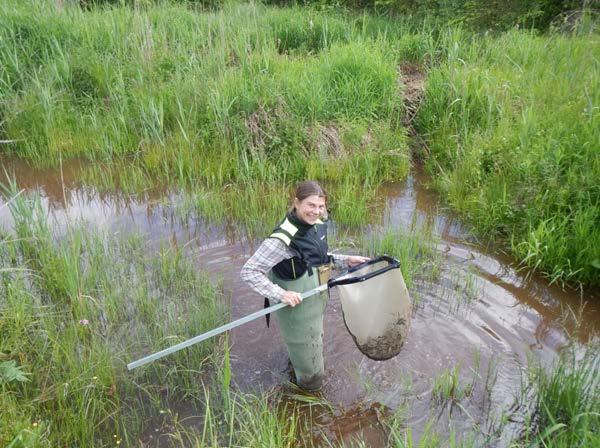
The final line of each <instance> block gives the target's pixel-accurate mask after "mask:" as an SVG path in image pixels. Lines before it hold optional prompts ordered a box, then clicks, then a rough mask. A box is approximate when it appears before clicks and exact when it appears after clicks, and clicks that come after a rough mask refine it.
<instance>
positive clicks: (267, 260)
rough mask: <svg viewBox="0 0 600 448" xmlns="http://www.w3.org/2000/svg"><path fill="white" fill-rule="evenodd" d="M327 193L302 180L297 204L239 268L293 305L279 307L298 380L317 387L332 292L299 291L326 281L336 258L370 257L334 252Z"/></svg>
mask: <svg viewBox="0 0 600 448" xmlns="http://www.w3.org/2000/svg"><path fill="white" fill-rule="evenodd" d="M326 206H327V194H326V193H325V191H324V190H323V188H322V187H321V186H320V185H319V184H318V183H317V182H314V181H304V182H300V183H299V184H298V185H297V187H296V193H295V197H294V204H293V207H292V208H291V209H290V211H289V212H288V213H287V215H286V217H285V218H284V219H283V221H282V222H281V223H280V224H279V225H278V226H277V227H276V228H275V230H274V231H273V232H272V233H271V235H270V236H269V237H268V238H266V239H265V240H264V241H263V243H262V244H261V245H260V247H259V248H258V249H257V251H256V252H255V253H254V255H252V257H251V258H250V259H249V260H248V261H247V262H246V264H245V265H244V267H243V268H242V271H241V273H240V275H241V277H242V279H243V280H244V281H245V282H246V283H248V284H249V285H250V287H251V288H252V289H254V290H255V291H256V292H257V293H259V294H261V295H263V296H265V297H267V298H268V299H269V300H270V302H271V303H278V302H283V303H286V304H287V305H289V306H288V307H285V308H283V309H281V310H279V311H277V312H276V313H275V317H276V319H277V321H278V324H279V327H280V329H281V333H282V335H283V339H284V341H285V343H286V345H287V349H288V353H289V355H290V360H291V362H292V366H293V367H294V372H295V374H296V381H297V383H298V386H300V387H301V388H302V389H305V390H307V391H317V390H319V389H320V388H321V385H322V384H323V373H324V366H323V315H324V312H325V305H326V303H327V297H328V292H327V291H325V292H323V293H321V294H319V295H315V296H312V297H310V298H307V299H306V301H303V300H302V298H301V295H300V294H301V293H302V292H305V291H309V290H311V289H313V288H316V287H317V286H319V284H323V283H325V282H327V280H328V278H329V272H330V269H331V265H332V263H334V264H335V265H336V267H342V266H344V267H352V266H354V265H357V264H359V263H362V262H364V261H367V260H368V258H366V257H360V256H347V255H337V254H336V255H331V254H330V253H329V252H328V246H327V224H326V223H325V222H323V221H321V217H322V216H325V214H326V212H327V209H326Z"/></svg>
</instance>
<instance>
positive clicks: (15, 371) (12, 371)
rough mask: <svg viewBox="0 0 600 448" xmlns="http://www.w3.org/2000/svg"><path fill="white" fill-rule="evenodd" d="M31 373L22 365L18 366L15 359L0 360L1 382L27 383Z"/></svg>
mask: <svg viewBox="0 0 600 448" xmlns="http://www.w3.org/2000/svg"><path fill="white" fill-rule="evenodd" d="M28 375H31V374H30V373H27V372H23V370H21V367H19V366H17V363H16V362H15V361H3V362H0V383H1V384H7V383H10V382H11V381H18V382H20V383H25V382H27V381H29V378H27V376H28Z"/></svg>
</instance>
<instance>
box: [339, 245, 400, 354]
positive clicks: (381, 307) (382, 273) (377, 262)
mask: <svg viewBox="0 0 600 448" xmlns="http://www.w3.org/2000/svg"><path fill="white" fill-rule="evenodd" d="M329 285H330V286H336V287H337V288H338V291H339V295H340V301H341V303H342V312H343V315H344V322H345V324H346V327H347V328H348V331H349V332H350V334H351V335H352V337H353V339H354V342H355V343H356V346H357V347H358V349H359V350H360V351H361V352H362V353H363V354H365V355H366V356H368V357H369V358H371V359H374V360H377V361H382V360H386V359H390V358H392V357H394V356H396V355H397V354H398V353H400V350H401V349H402V346H403V345H404V342H405V341H406V337H407V336H408V329H409V324H410V315H411V303H410V297H409V295H408V290H407V289H406V285H405V283H404V279H403V278H402V273H401V271H400V263H399V262H398V261H397V260H395V259H394V258H391V257H387V256H381V257H377V258H374V259H371V260H369V261H368V262H366V263H362V264H360V265H358V266H356V267H354V268H352V269H350V270H349V271H348V273H347V274H346V275H343V276H341V277H338V278H336V279H334V280H331V281H330V283H329Z"/></svg>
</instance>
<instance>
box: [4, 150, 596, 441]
mask: <svg viewBox="0 0 600 448" xmlns="http://www.w3.org/2000/svg"><path fill="white" fill-rule="evenodd" d="M0 163H2V165H3V166H4V168H5V169H6V170H7V171H8V172H9V173H11V174H14V176H15V178H16V182H17V184H18V186H19V188H23V189H25V190H36V191H38V192H39V193H40V195H41V196H42V198H43V205H44V207H45V208H46V209H47V210H48V211H49V213H50V215H51V217H52V219H54V220H56V224H57V225H58V226H65V225H68V224H69V223H70V222H72V221H73V220H75V219H84V220H86V221H88V222H89V223H90V224H91V225H95V226H98V227H99V228H102V229H105V230H110V231H113V232H139V233H142V234H144V235H146V236H147V238H148V239H149V240H150V241H152V242H154V243H156V244H158V243H159V242H161V241H165V240H168V241H171V242H173V243H177V244H180V245H185V247H186V250H187V251H188V252H189V255H190V256H191V257H193V258H194V259H195V260H196V261H197V264H198V266H199V267H200V268H203V269H207V270H208V271H209V272H210V273H211V274H212V275H213V276H214V278H215V279H217V278H218V279H223V280H224V281H225V282H224V283H225V285H226V293H228V294H230V295H231V299H232V311H231V313H232V318H233V319H236V318H239V317H242V316H244V315H246V314H249V313H251V312H254V311H256V310H258V309H260V308H262V303H263V301H262V298H261V297H259V296H258V295H257V294H255V293H254V292H252V291H251V290H249V289H248V288H247V287H246V286H245V285H244V284H243V283H242V282H241V280H240V279H239V275H238V274H239V271H240V269H241V267H242V265H243V264H244V262H245V261H246V260H247V259H248V257H249V256H250V255H251V254H252V252H253V250H254V249H255V248H256V247H257V245H258V244H259V242H260V241H253V240H249V239H248V238H245V237H243V236H242V235H241V232H239V231H238V230H237V229H236V227H235V225H232V224H231V223H229V224H211V223H208V222H206V221H204V220H202V218H201V217H193V218H187V219H183V218H182V217H181V215H182V214H181V213H178V212H177V204H179V203H180V202H181V197H182V194H183V193H181V192H177V191H175V192H174V191H169V190H166V189H157V190H154V191H146V192H144V193H142V194H136V195H127V194H123V193H106V194H100V193H98V192H97V191H96V190H94V189H93V188H90V187H85V186H80V185H78V184H77V182H76V181H75V180H74V179H76V178H77V176H78V170H80V169H81V167H82V166H83V164H82V163H81V162H72V163H69V164H65V166H64V167H63V170H62V173H61V171H60V170H37V169H31V168H30V167H29V166H28V165H27V164H25V163H23V162H21V161H17V160H12V159H0ZM424 183H425V179H424V178H423V176H422V175H420V174H416V175H413V176H412V177H410V178H409V179H408V180H407V181H406V182H404V183H401V184H390V185H386V187H385V188H383V189H382V190H381V192H380V194H381V196H382V198H383V199H385V202H386V207H385V211H384V213H383V216H382V217H381V220H380V221H379V222H377V223H375V224H372V225H369V226H366V228H365V232H366V233H375V234H376V233H378V232H380V231H381V230H382V229H389V228H398V229H404V230H408V229H410V228H411V226H414V225H419V224H424V223H428V224H430V225H433V226H434V229H435V232H436V234H437V235H439V238H440V242H439V244H438V245H437V246H436V249H437V250H438V251H439V252H440V254H441V255H442V262H441V267H440V273H439V275H438V276H435V277H431V278H433V279H431V278H430V276H427V275H424V276H423V278H422V279H420V280H418V281H417V283H416V285H415V287H414V288H413V291H412V292H413V293H414V294H415V295H416V296H418V298H419V303H418V306H416V307H415V309H414V311H413V317H412V322H411V330H410V333H409V336H408V338H407V341H406V343H405V345H404V348H403V349H402V351H401V353H400V355H399V356H397V357H395V358H393V359H391V360H388V361H385V362H378V361H373V360H370V359H368V358H367V357H365V356H364V355H362V354H361V353H360V351H359V350H357V348H356V346H355V344H354V342H353V340H352V338H351V336H350V335H349V334H348V333H347V331H346V328H345V326H344V322H343V318H342V314H341V310H340V303H339V298H338V296H337V294H336V292H335V290H333V291H332V293H331V298H330V301H329V304H328V307H327V311H326V316H325V363H326V381H325V385H324V388H323V391H322V394H321V396H322V397H323V398H324V399H326V400H328V401H329V402H330V403H331V404H332V405H333V409H334V413H333V414H331V413H324V414H322V415H320V416H317V417H315V416H313V417H311V418H314V419H315V421H314V423H315V428H317V429H316V430H315V438H316V440H317V441H319V440H325V439H330V438H332V437H336V438H337V439H338V440H340V441H344V443H346V444H347V445H349V446H351V445H352V444H353V443H358V442H357V441H359V440H363V441H364V443H365V445H366V446H384V445H385V443H386V440H387V436H386V434H385V430H384V428H383V426H382V425H381V424H380V422H379V417H380V415H382V414H389V413H391V412H394V411H397V410H403V413H404V416H405V419H404V421H405V424H406V426H407V427H410V428H413V435H414V437H415V438H417V439H418V437H419V435H420V434H421V433H422V432H423V430H424V428H425V426H426V424H427V422H428V421H430V420H433V421H434V429H435V430H437V431H439V432H440V433H442V434H449V433H450V430H451V428H453V429H454V430H455V431H456V432H457V433H458V434H461V433H464V432H466V431H468V430H471V429H472V428H474V427H478V428H480V429H479V431H480V432H484V433H485V432H489V433H492V432H493V431H494V429H495V426H494V425H495V419H497V418H498V416H499V415H500V413H501V412H502V411H503V410H507V409H508V408H509V407H510V406H511V404H512V402H513V397H514V396H515V395H516V394H517V393H518V392H519V388H520V387H521V379H522V372H523V371H524V369H525V368H526V366H527V363H528V356H530V355H533V356H534V358H537V359H539V360H541V361H542V362H545V363H548V362H551V361H552V360H553V359H554V358H555V357H556V354H557V353H558V352H559V351H560V349H561V347H563V346H564V345H565V344H566V343H567V342H568V341H569V335H568V333H567V332H566V331H565V325H566V326H567V328H569V329H570V330H571V331H573V330H575V329H576V330H577V332H576V334H577V336H576V337H578V338H580V339H581V340H583V341H585V340H587V339H588V338H589V337H590V336H591V335H594V334H597V333H598V330H599V327H600V298H599V297H598V292H597V291H586V292H583V293H582V292H580V291H574V290H566V291H564V290H562V289H560V288H559V287H558V286H551V285H549V284H548V282H547V281H546V280H545V279H543V278H540V277H539V276H536V275H529V276H528V275H527V273H526V272H521V271H519V270H517V269H515V265H514V263H513V261H512V260H511V258H510V257H508V256H506V255H502V254H500V253H498V252H497V251H496V250H495V248H494V247H484V246H482V245H480V244H478V243H477V242H476V240H475V239H474V238H473V237H472V236H471V234H470V233H469V232H468V229H467V228H465V227H464V226H463V225H461V224H460V222H459V221H458V220H457V219H455V218H454V217H453V215H452V214H451V213H450V212H448V211H445V210H443V209H442V208H441V204H440V202H439V200H438V198H437V196H436V195H435V194H434V193H432V192H430V191H428V190H426V189H425V188H424V187H423V185H424ZM4 201H5V199H0V225H2V226H4V227H6V228H9V227H10V226H11V224H12V222H11V218H10V214H9V212H8V209H7V207H3V205H4V203H5V202H4ZM282 213H283V211H282ZM425 274H426V273H425ZM428 278H430V279H428ZM583 302H588V304H587V305H586V307H585V309H584V312H582V313H581V314H580V315H579V316H578V321H579V323H578V325H577V328H575V326H574V325H573V324H572V323H571V322H570V321H569V320H568V319H566V318H565V316H568V314H569V313H567V312H566V310H567V309H569V308H570V309H571V310H572V312H573V313H574V314H578V313H579V311H580V310H581V304H582V303H583ZM190 336H192V335H190ZM230 340H231V343H232V348H231V358H232V359H231V361H232V370H233V376H234V381H235V383H236V384H237V385H238V387H239V388H240V389H241V390H243V391H252V390H266V389H270V388H272V387H280V385H281V384H283V383H285V382H286V381H288V379H289V367H288V358H287V354H286V349H285V346H284V344H283V342H282V340H281V337H280V334H279V332H278V330H277V328H276V326H273V325H272V326H271V328H266V326H265V322H264V320H262V319H260V320H257V321H254V322H251V323H248V324H246V325H244V326H242V327H239V328H237V329H235V330H233V331H232V332H231V338H230ZM455 367H456V368H457V369H458V370H459V372H460V373H459V385H460V386H461V387H462V388H463V389H464V391H465V397H464V398H463V399H462V400H460V401H459V402H458V404H457V403H453V402H443V400H439V399H436V398H435V397H434V394H433V389H434V378H435V377H436V376H438V375H439V374H441V373H442V372H443V371H444V370H446V369H450V370H451V369H454V368H455ZM471 384H472V385H473V386H472V387H471V386H470V385H471ZM507 430H508V431H510V430H511V428H510V427H508V429H507ZM492 441H493V444H494V445H498V446H502V442H501V441H500V440H499V439H496V438H493V439H492Z"/></svg>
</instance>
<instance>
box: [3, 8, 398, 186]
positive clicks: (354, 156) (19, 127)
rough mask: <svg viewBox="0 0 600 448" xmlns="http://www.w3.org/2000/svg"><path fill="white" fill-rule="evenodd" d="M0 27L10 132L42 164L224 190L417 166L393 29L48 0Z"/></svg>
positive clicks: (311, 17)
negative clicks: (131, 171)
mask: <svg viewBox="0 0 600 448" xmlns="http://www.w3.org/2000/svg"><path fill="white" fill-rule="evenodd" d="M0 19H1V20H2V23H3V27H2V29H1V30H0V38H1V39H2V42H3V45H2V47H1V48H0V67H1V68H0V89H1V90H0V98H1V101H0V117H1V120H0V123H1V124H0V134H1V135H2V138H4V139H6V140H11V141H14V143H13V144H11V145H10V146H5V148H8V149H9V150H10V151H12V152H14V153H15V154H18V155H21V156H24V157H27V158H29V159H31V160H33V161H35V162H37V163H39V164H46V165H48V164H50V165H56V164H57V163H58V161H59V159H60V158H62V159H66V158H69V157H74V156H83V157H86V158H89V159H91V160H94V161H103V162H105V163H110V164H112V163H116V162H117V161H119V163H117V166H125V167H126V168H127V167H129V166H131V165H134V166H136V167H139V168H141V169H142V171H143V172H144V173H145V175H146V176H147V177H148V178H150V179H153V180H154V181H156V179H157V178H158V179H161V180H164V181H167V182H171V181H182V182H185V183H187V184H192V185H197V184H198V183H203V184H209V185H217V186H223V185H226V184H228V183H232V182H238V183H239V182H245V181H247V180H249V179H253V180H257V179H259V180H263V181H271V182H273V181H278V182H280V183H281V182H284V181H289V180H297V179H301V178H305V177H309V176H310V174H311V172H312V171H314V169H313V168H311V167H313V166H315V165H317V164H318V165H320V166H321V167H320V168H319V169H320V170H322V171H323V172H324V175H325V176H326V178H330V179H332V180H336V181H339V180H346V181H348V180H349V179H352V178H354V176H348V172H347V171H346V170H345V169H342V168H350V166H348V165H352V166H356V167H358V168H359V169H362V168H363V165H364V163H363V160H368V161H369V163H373V162H377V161H378V160H381V163H384V164H387V163H388V162H389V160H390V154H391V153H393V154H394V155H395V156H396V157H395V158H394V159H393V161H394V164H393V166H394V167H396V168H397V169H392V170H387V175H388V176H392V177H393V178H395V179H398V178H401V177H402V176H403V175H404V174H405V173H406V171H407V167H408V164H407V157H406V155H407V154H408V152H407V146H406V144H405V141H404V138H403V134H404V132H403V130H402V128H401V126H400V124H399V115H400V114H401V111H402V106H401V100H400V96H399V93H400V92H399V88H398V82H397V73H396V65H397V64H398V62H399V58H400V56H401V53H402V52H405V51H407V50H405V49H403V48H401V47H400V46H398V45H392V44H390V43H389V42H388V41H387V40H386V39H385V38H384V36H385V35H386V32H387V31H386V30H387V29H388V28H390V29H391V28H392V27H391V25H390V24H389V23H388V24H385V25H383V24H381V25H377V24H376V23H375V22H374V21H370V22H369V23H370V24H371V26H369V27H366V26H364V24H363V26H358V22H357V21H356V20H354V19H352V18H343V17H341V16H337V15H333V14H327V13H320V12H317V11H311V12H309V13H308V14H307V12H306V11H305V10H302V9H299V8H296V9H287V10H280V9H274V8H271V9H269V8H265V7H262V6H260V5H255V4H233V5H229V6H227V7H225V8H224V9H223V10H220V11H217V12H206V13H199V12H196V11H194V10H193V9H188V8H187V7H186V6H185V5H170V4H168V3H167V4H164V3H160V4H158V5H153V6H148V7H145V8H128V7H106V8H94V9H91V10H85V9H80V8H79V7H76V6H72V5H70V6H69V5H67V6H65V7H64V8H63V9H57V8H56V7H55V6H54V2H51V1H43V2H32V3H28V4H22V2H14V1H9V2H6V3H4V4H3V5H2V6H1V7H0ZM396 33H398V31H396ZM409 46H410V45H409ZM327 130H329V131H330V132H327ZM331 130H333V131H331ZM359 131H360V132H362V134H361V135H360V136H359V137H362V140H361V139H360V138H359V139H358V140H357V141H356V139H355V141H353V143H348V139H345V134H348V133H350V134H356V133H357V132H359ZM343 140H346V141H343ZM350 140H351V139H350ZM361 142H362V143H361ZM340 164H341V166H340ZM361 174H364V175H365V176H366V177H371V176H372V173H368V172H362V171H361ZM379 174H380V173H377V176H378V177H380V176H379ZM98 175H105V176H106V174H105V173H98Z"/></svg>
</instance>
